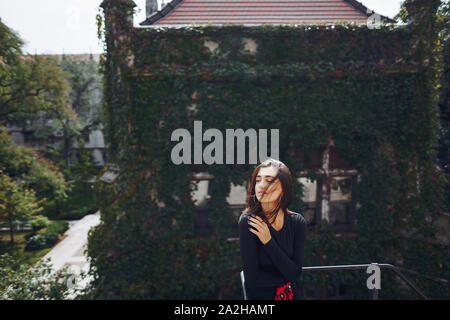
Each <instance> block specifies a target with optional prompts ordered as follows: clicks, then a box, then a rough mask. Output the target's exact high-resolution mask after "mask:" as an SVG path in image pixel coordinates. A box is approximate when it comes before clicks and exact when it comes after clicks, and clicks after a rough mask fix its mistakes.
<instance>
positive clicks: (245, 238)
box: [239, 214, 286, 287]
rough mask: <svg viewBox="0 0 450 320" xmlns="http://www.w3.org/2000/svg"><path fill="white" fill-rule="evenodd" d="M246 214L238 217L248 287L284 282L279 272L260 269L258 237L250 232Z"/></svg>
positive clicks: (242, 257) (275, 284) (243, 264)
mask: <svg viewBox="0 0 450 320" xmlns="http://www.w3.org/2000/svg"><path fill="white" fill-rule="evenodd" d="M247 219H248V215H246V214H243V215H241V217H240V219H239V242H240V247H241V259H242V267H243V269H244V275H245V282H246V283H247V285H248V286H249V287H265V286H279V285H280V284H282V283H284V282H286V279H284V277H283V276H282V275H281V274H274V273H272V272H266V271H264V270H262V269H261V267H260V265H259V258H258V245H259V243H260V241H259V239H258V237H256V236H255V235H254V234H253V233H251V232H250V231H249V230H248V228H250V225H249V224H248V222H247Z"/></svg>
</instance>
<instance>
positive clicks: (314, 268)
mask: <svg viewBox="0 0 450 320" xmlns="http://www.w3.org/2000/svg"><path fill="white" fill-rule="evenodd" d="M370 266H373V267H378V268H380V269H387V270H391V271H393V272H394V273H395V274H396V275H397V276H398V277H400V279H402V280H403V281H405V282H406V283H407V284H408V285H409V286H410V287H411V288H412V289H413V290H414V291H415V292H416V293H417V294H419V295H420V296H421V297H422V298H423V299H425V300H428V297H427V296H426V295H425V294H424V293H423V292H422V291H421V290H420V289H419V288H417V287H416V286H415V285H414V283H412V282H411V281H410V280H409V279H408V278H407V277H405V275H404V274H403V273H402V272H401V271H400V268H398V267H396V266H394V265H392V264H387V263H370V264H354V265H337V266H312V267H303V268H302V271H316V272H317V271H321V272H323V271H338V270H339V271H340V270H368V268H369V267H370ZM380 276H381V274H380ZM240 278H241V285H242V291H243V294H244V300H247V292H246V290H245V278H244V272H243V271H241V272H240ZM379 290H380V289H376V288H373V289H369V292H370V293H371V295H370V297H371V299H372V300H378V291H379Z"/></svg>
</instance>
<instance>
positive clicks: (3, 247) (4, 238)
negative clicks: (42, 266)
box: [0, 231, 52, 265]
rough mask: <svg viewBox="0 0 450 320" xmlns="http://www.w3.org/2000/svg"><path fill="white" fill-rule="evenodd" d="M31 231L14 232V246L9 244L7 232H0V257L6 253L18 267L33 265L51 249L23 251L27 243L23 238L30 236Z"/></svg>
mask: <svg viewBox="0 0 450 320" xmlns="http://www.w3.org/2000/svg"><path fill="white" fill-rule="evenodd" d="M31 233H32V231H16V232H14V244H11V243H10V235H9V231H0V255H2V254H4V253H8V254H9V255H11V256H12V257H13V258H14V260H15V261H16V262H17V264H18V265H20V264H28V265H33V264H35V263H36V262H37V261H38V260H39V259H41V258H42V257H43V256H45V255H46V254H47V252H49V251H50V250H51V249H52V248H45V249H42V250H37V251H25V250H24V249H25V245H26V243H27V241H26V240H25V236H26V235H27V234H31Z"/></svg>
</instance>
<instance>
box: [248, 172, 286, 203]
mask: <svg viewBox="0 0 450 320" xmlns="http://www.w3.org/2000/svg"><path fill="white" fill-rule="evenodd" d="M277 172H278V168H275V167H272V166H270V167H266V168H261V169H259V172H258V175H257V176H256V180H255V195H256V198H257V199H258V201H259V202H273V201H276V200H278V198H279V197H280V195H281V194H282V193H283V190H282V187H281V182H280V179H278V178H276V180H275V181H274V179H275V177H276V175H277ZM270 181H273V183H272V184H271V185H270V186H269V182H270ZM264 190H266V193H265V194H264V195H263V194H262V192H263V191H264Z"/></svg>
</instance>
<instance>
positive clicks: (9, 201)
mask: <svg viewBox="0 0 450 320" xmlns="http://www.w3.org/2000/svg"><path fill="white" fill-rule="evenodd" d="M40 211H42V208H41V207H40V206H39V202H38V201H37V200H36V196H35V193H34V191H33V190H32V189H28V188H26V186H25V185H24V184H23V183H17V182H16V181H14V180H13V179H11V178H10V177H9V176H8V175H6V174H4V173H3V171H2V170H0V220H3V221H6V222H7V223H8V226H9V230H10V239H11V240H10V241H11V243H14V223H15V222H16V221H28V220H30V218H31V217H32V216H33V215H35V214H37V213H39V212H40Z"/></svg>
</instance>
